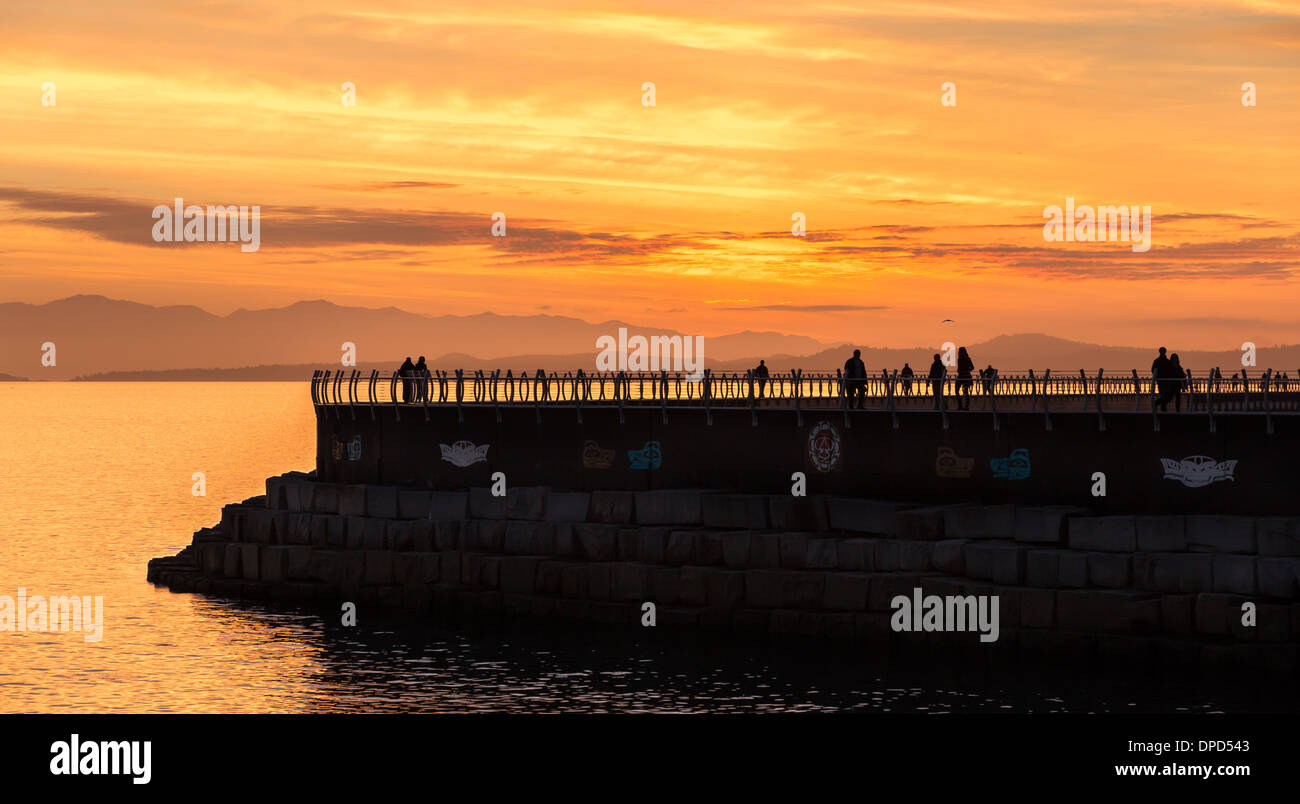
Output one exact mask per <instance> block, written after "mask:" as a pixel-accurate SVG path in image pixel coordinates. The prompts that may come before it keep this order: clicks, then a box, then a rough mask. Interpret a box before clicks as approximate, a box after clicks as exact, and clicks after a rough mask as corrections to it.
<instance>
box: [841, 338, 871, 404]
mask: <svg viewBox="0 0 1300 804" xmlns="http://www.w3.org/2000/svg"><path fill="white" fill-rule="evenodd" d="M844 386H845V392H846V393H847V394H848V396H849V403H848V404H849V407H859V408H860V407H862V406H863V405H865V404H866V400H867V364H866V363H863V362H862V350H861V349H854V350H853V357H850V358H849V359H848V360H846V361H844ZM855 400H856V405H855Z"/></svg>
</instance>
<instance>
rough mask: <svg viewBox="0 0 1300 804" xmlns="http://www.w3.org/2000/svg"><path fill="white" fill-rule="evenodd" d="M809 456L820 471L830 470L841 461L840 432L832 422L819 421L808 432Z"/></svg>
mask: <svg viewBox="0 0 1300 804" xmlns="http://www.w3.org/2000/svg"><path fill="white" fill-rule="evenodd" d="M808 458H809V459H810V460H811V461H812V464H813V466H815V467H817V471H819V472H829V471H830V470H832V469H834V468H835V466H836V464H838V463H839V462H840V433H839V431H838V430H836V429H835V426H834V425H832V424H831V423H830V422H818V423H817V426H816V427H814V428H813V429H812V432H810V433H809V434H808Z"/></svg>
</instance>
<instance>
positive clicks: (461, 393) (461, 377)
mask: <svg viewBox="0 0 1300 804" xmlns="http://www.w3.org/2000/svg"><path fill="white" fill-rule="evenodd" d="M464 401H465V370H464V369H456V420H457V421H459V422H462V423H463V422H464V421H465V411H464V410H463V409H462V408H461V405H462V404H463V403H464Z"/></svg>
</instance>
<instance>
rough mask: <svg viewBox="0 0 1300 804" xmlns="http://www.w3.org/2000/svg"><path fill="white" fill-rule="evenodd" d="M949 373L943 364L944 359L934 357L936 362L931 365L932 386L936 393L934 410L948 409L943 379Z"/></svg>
mask: <svg viewBox="0 0 1300 804" xmlns="http://www.w3.org/2000/svg"><path fill="white" fill-rule="evenodd" d="M947 373H948V367H947V366H945V365H944V364H943V358H941V357H939V356H938V355H935V356H934V362H933V363H931V364H930V374H929V377H930V386H931V390H932V392H933V393H934V408H935V410H939V409H940V408H943V409H947V407H948V402H947V400H945V399H944V398H943V378H944V375H945V374H947Z"/></svg>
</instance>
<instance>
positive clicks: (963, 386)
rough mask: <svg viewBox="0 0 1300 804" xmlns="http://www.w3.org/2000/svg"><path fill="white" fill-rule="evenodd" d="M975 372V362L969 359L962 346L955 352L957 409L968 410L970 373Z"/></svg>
mask: <svg viewBox="0 0 1300 804" xmlns="http://www.w3.org/2000/svg"><path fill="white" fill-rule="evenodd" d="M974 370H975V361H973V360H971V359H970V355H969V354H967V353H966V347H965V346H963V347H961V348H960V349H958V350H957V394H958V396H957V408H958V410H970V387H971V385H972V384H973V382H974V381H973V380H972V379H971V372H972V371H974Z"/></svg>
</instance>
